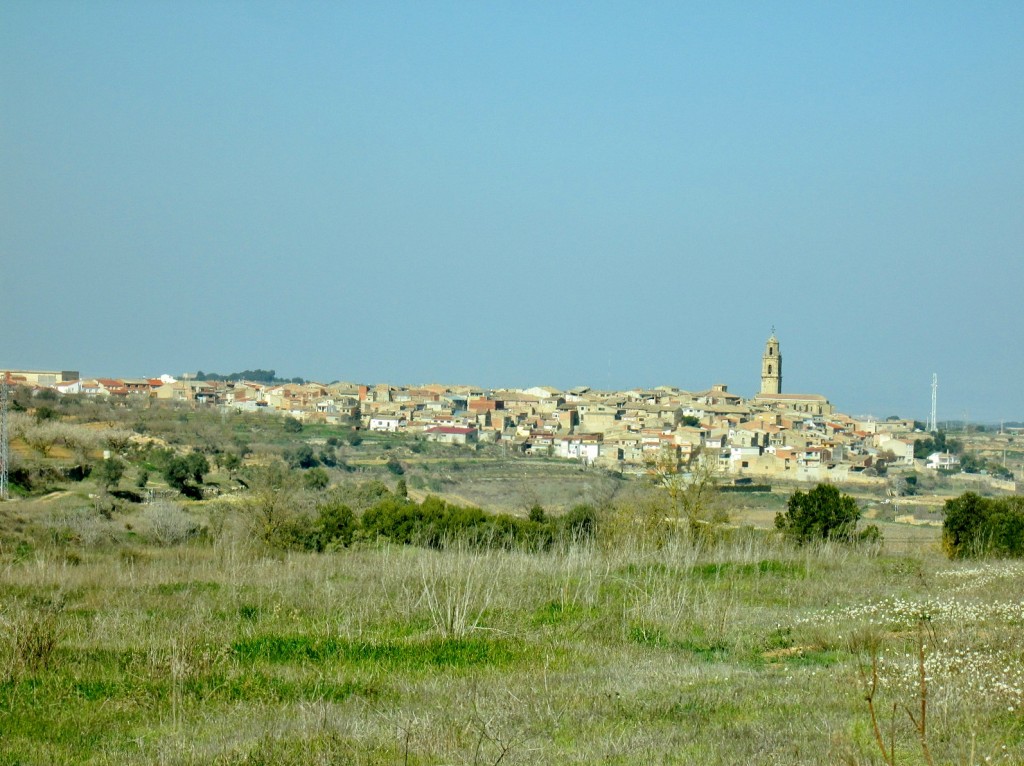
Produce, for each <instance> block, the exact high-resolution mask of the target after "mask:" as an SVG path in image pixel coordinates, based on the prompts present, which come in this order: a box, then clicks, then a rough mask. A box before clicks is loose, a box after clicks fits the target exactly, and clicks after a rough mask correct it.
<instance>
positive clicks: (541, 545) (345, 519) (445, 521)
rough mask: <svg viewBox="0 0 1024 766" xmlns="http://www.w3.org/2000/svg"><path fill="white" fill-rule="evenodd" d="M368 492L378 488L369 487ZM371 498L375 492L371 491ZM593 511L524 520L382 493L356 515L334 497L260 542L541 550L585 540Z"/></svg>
mask: <svg viewBox="0 0 1024 766" xmlns="http://www.w3.org/2000/svg"><path fill="white" fill-rule="evenodd" d="M372 489H378V487H376V486H375V487H373V488H372ZM374 494H376V493H374ZM597 519H598V514H597V511H596V510H595V509H594V508H593V507H592V506H589V505H578V506H576V507H575V508H573V509H572V510H571V511H569V512H568V513H566V514H565V515H563V516H560V517H548V516H546V515H545V514H544V513H543V512H540V513H537V512H531V515H530V518H526V519H524V518H521V517H518V516H512V515H509V514H491V513H485V512H484V511H482V510H481V509H479V508H473V507H463V506H458V505H453V504H451V503H447V502H445V501H444V500H442V499H440V498H438V497H434V496H429V497H427V498H426V499H425V500H424V501H423V502H422V503H417V502H415V501H413V500H410V499H408V498H407V497H404V496H402V495H401V494H393V493H391V492H386V494H383V495H377V499H376V502H374V503H373V504H372V505H370V506H369V507H368V508H366V509H365V510H364V511H363V513H362V514H361V515H358V516H357V515H356V513H355V512H354V511H353V510H352V508H351V507H350V506H349V505H348V504H347V503H345V502H342V500H341V499H340V498H339V497H338V496H334V497H332V498H330V499H328V500H325V501H324V502H322V503H320V504H318V505H317V506H316V508H315V512H314V513H312V514H310V513H299V514H294V515H290V516H288V517H286V518H282V519H281V520H280V522H279V523H277V524H274V525H273V526H272V527H271V528H267V529H266V530H265V534H264V540H265V541H266V542H268V543H270V544H272V545H274V546H276V547H281V548H289V549H298V550H311V551H325V550H335V549H338V548H344V547H347V546H349V545H351V544H352V542H353V541H355V540H369V541H372V540H378V539H385V540H389V541H391V542H394V543H399V544H402V545H419V546H424V547H430V548H445V547H447V546H449V545H466V546H470V547H479V548H502V549H526V550H538V551H539V550H547V549H549V548H551V547H552V546H553V545H554V544H555V543H556V542H570V541H577V540H589V539H592V538H593V537H594V535H595V534H596V532H597Z"/></svg>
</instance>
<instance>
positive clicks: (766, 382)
mask: <svg viewBox="0 0 1024 766" xmlns="http://www.w3.org/2000/svg"><path fill="white" fill-rule="evenodd" d="M761 393H762V394H781V393H782V353H781V352H780V351H779V339H778V338H776V337H775V328H774V327H773V328H772V337H770V338H769V339H768V342H767V343H765V344H764V356H762V357H761Z"/></svg>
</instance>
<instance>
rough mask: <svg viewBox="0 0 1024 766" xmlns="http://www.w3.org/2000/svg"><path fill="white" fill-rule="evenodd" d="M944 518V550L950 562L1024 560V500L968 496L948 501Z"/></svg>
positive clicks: (970, 494) (1017, 497) (1022, 498)
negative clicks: (980, 558)
mask: <svg viewBox="0 0 1024 766" xmlns="http://www.w3.org/2000/svg"><path fill="white" fill-rule="evenodd" d="M943 514H944V515H945V520H944V521H943V524H942V547H943V549H944V550H945V551H946V555H948V556H949V557H950V558H952V559H958V558H971V557H978V556H995V557H1009V558H1019V557H1021V556H1024V497H1021V496H1019V495H1018V496H1013V497H1000V498H985V497H981V496H979V495H976V494H975V493H973V492H966V493H964V494H963V495H961V496H960V497H957V498H953V499H952V500H947V501H946V504H945V506H944V507H943Z"/></svg>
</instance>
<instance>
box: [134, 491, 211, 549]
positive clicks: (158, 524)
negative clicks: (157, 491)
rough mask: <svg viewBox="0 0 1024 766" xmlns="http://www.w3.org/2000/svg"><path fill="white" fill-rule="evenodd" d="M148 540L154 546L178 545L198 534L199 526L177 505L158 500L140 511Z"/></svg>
mask: <svg viewBox="0 0 1024 766" xmlns="http://www.w3.org/2000/svg"><path fill="white" fill-rule="evenodd" d="M141 517H142V520H143V522H144V525H145V526H146V527H148V529H149V532H148V534H147V537H148V539H149V540H150V541H151V542H153V543H155V544H156V545H160V546H164V547H168V546H172V545H180V544H181V543H184V542H186V541H187V540H189V539H191V538H193V537H195V536H196V535H198V534H199V532H200V529H201V526H200V524H199V522H198V521H196V520H195V519H194V518H192V517H191V516H190V515H189V514H188V513H186V512H185V510H184V509H183V508H182V507H181V506H180V505H178V504H177V503H172V502H170V501H167V500H158V501H156V502H154V503H150V504H149V505H147V506H146V507H145V508H143V510H142V514H141Z"/></svg>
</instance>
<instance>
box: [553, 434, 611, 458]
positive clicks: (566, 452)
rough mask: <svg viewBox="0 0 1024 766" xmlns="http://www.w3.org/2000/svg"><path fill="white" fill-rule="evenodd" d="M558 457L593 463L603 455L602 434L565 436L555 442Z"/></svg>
mask: <svg viewBox="0 0 1024 766" xmlns="http://www.w3.org/2000/svg"><path fill="white" fill-rule="evenodd" d="M555 448H556V452H555V454H556V455H558V457H564V458H569V459H571V460H582V461H583V462H584V463H593V462H594V461H595V460H597V458H598V457H600V455H601V434H577V435H575V436H563V437H562V438H561V439H558V440H557V441H556V442H555Z"/></svg>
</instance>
